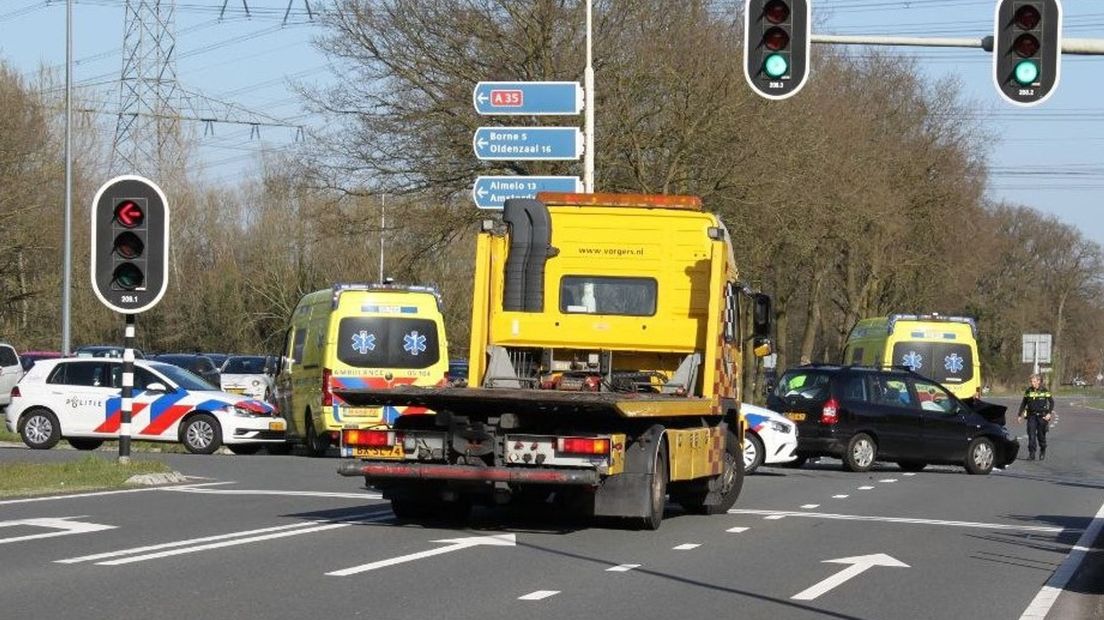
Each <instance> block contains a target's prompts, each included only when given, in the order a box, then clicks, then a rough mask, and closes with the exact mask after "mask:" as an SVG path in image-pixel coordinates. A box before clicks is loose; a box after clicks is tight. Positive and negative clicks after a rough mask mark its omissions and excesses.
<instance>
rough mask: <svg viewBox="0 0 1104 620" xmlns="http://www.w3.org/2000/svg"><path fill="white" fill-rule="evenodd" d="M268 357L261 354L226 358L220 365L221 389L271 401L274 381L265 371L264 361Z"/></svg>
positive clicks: (274, 385) (274, 387) (274, 386)
mask: <svg viewBox="0 0 1104 620" xmlns="http://www.w3.org/2000/svg"><path fill="white" fill-rule="evenodd" d="M269 359H270V358H266V357H264V356H261V355H239V356H235V357H228V358H226V363H224V364H223V365H222V370H221V375H220V376H221V381H222V391H223V392H230V393H231V394H244V395H246V396H249V397H252V398H256V399H258V400H263V401H265V402H268V403H270V402H272V395H273V394H275V393H276V383H275V380H274V379H273V378H272V376H270V375H268V374H267V373H265V370H266V369H267V364H266V362H267V361H268V360H269Z"/></svg>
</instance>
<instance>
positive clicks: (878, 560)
mask: <svg viewBox="0 0 1104 620" xmlns="http://www.w3.org/2000/svg"><path fill="white" fill-rule="evenodd" d="M824 562H825V563H829V564H850V566H848V567H847V568H845V569H843V570H841V571H840V572H838V573H836V574H835V575H832V576H831V577H829V578H827V579H825V580H823V581H821V582H820V583H817V584H814V585H813V586H811V587H809V588H807V589H805V590H802V591H801V592H798V593H797V594H795V595H793V596H792V597H790V598H792V599H793V600H795V601H811V600H814V599H816V598H818V597H820V595H822V594H824V593H825V592H828V591H830V590H832V589H834V588H837V587H839V586H841V585H843V584H844V583H846V582H847V581H849V580H851V579H853V578H855V577H857V576H859V575H861V574H863V573H865V572H866V571H868V570H870V569H871V568H874V567H875V566H886V567H889V568H908V567H909V565H908V564H905V563H904V562H901V561H900V560H898V559H896V558H893V557H890V556H888V555H886V554H884V553H875V554H871V555H861V556H855V557H852V558H839V559H838V560H824Z"/></svg>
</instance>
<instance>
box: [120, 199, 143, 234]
mask: <svg viewBox="0 0 1104 620" xmlns="http://www.w3.org/2000/svg"><path fill="white" fill-rule="evenodd" d="M145 219H146V213H145V211H143V210H142V207H140V206H139V205H138V203H137V202H134V201H133V200H124V201H122V202H120V203H119V204H117V205H115V221H116V222H118V223H119V225H121V226H122V227H124V228H135V227H137V226H141V225H142V222H143V221H145Z"/></svg>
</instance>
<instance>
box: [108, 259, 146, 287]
mask: <svg viewBox="0 0 1104 620" xmlns="http://www.w3.org/2000/svg"><path fill="white" fill-rule="evenodd" d="M145 279H146V278H145V276H144V275H143V274H142V270H141V269H139V268H138V267H137V266H135V265H134V263H123V264H121V265H119V266H118V267H116V268H115V271H114V272H113V273H112V274H111V280H112V284H114V285H115V286H116V287H117V289H118V290H123V291H133V290H137V289H138V288H141V286H142V283H143V282H144V281H145Z"/></svg>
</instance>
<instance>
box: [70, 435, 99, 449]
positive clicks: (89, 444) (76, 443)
mask: <svg viewBox="0 0 1104 620" xmlns="http://www.w3.org/2000/svg"><path fill="white" fill-rule="evenodd" d="M66 441H68V442H69V445H71V446H73V448H74V449H76V450H95V449H96V448H99V447H100V446H102V445H103V440H102V439H92V438H91V437H69V438H67V439H66Z"/></svg>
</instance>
